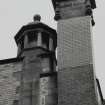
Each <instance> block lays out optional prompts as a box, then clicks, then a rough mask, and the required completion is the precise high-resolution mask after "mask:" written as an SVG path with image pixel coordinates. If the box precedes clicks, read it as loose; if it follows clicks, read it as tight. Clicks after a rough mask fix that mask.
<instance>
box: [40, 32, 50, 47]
mask: <svg viewBox="0 0 105 105" xmlns="http://www.w3.org/2000/svg"><path fill="white" fill-rule="evenodd" d="M42 43H43V45H45V46H46V48H49V35H48V34H47V33H45V32H43V33H42Z"/></svg>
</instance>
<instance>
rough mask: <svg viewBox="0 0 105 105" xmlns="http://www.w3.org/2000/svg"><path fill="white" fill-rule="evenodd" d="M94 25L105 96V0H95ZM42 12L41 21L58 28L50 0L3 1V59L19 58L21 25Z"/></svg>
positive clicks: (0, 8) (0, 32) (98, 71)
mask: <svg viewBox="0 0 105 105" xmlns="http://www.w3.org/2000/svg"><path fill="white" fill-rule="evenodd" d="M96 2H97V9H96V10H94V19H95V22H96V25H95V27H94V28H93V47H94V62H95V71H96V74H97V77H98V78H99V79H100V83H101V88H102V91H103V95H104V98H105V35H104V33H105V0H96ZM37 13H38V14H41V16H42V21H43V22H45V23H46V24H48V25H49V26H51V27H53V28H55V29H56V22H55V21H54V20H53V17H54V11H53V7H52V4H51V0H0V49H1V50H0V59H7V58H11V57H16V53H17V46H16V44H15V41H14V36H15V34H16V33H17V32H18V30H19V29H20V28H21V26H22V25H24V24H27V23H28V22H31V21H32V19H33V15H35V14H37Z"/></svg>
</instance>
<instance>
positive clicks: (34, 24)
mask: <svg viewBox="0 0 105 105" xmlns="http://www.w3.org/2000/svg"><path fill="white" fill-rule="evenodd" d="M38 28H39V29H44V30H46V31H48V32H50V33H52V37H53V38H56V37H57V36H56V35H57V33H56V30H54V29H52V28H50V27H49V26H48V25H46V24H44V23H42V22H32V23H31V24H28V25H24V26H23V27H22V28H21V29H20V30H19V32H18V33H17V34H16V35H15V37H14V38H15V41H16V43H18V39H19V38H20V37H21V36H22V34H23V33H24V32H25V31H27V30H32V29H38Z"/></svg>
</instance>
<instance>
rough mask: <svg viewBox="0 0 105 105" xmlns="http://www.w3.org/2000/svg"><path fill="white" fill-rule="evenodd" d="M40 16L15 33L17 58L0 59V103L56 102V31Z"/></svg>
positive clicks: (18, 104) (54, 103) (29, 103)
mask: <svg viewBox="0 0 105 105" xmlns="http://www.w3.org/2000/svg"><path fill="white" fill-rule="evenodd" d="M40 19H41V17H40V16H39V15H36V16H35V17H34V22H32V23H29V24H27V25H25V26H23V27H22V28H21V29H20V30H19V32H18V33H17V34H16V36H15V41H16V43H17V46H18V52H17V57H16V58H11V59H6V60H1V61H0V105H35V104H36V105H41V104H43V105H44V104H47V105H51V104H53V105H56V104H57V72H56V64H57V62H56V57H55V49H56V46H57V33H56V31H55V30H54V29H52V28H50V27H49V26H47V25H45V24H44V23H42V22H40Z"/></svg>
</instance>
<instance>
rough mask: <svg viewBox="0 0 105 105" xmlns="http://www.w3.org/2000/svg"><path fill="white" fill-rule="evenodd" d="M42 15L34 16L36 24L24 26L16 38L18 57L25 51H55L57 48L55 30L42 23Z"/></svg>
mask: <svg viewBox="0 0 105 105" xmlns="http://www.w3.org/2000/svg"><path fill="white" fill-rule="evenodd" d="M40 20H41V17H40V15H35V16H34V22H31V23H29V24H27V25H25V26H23V27H22V28H21V29H20V30H19V32H18V33H17V34H16V36H15V41H16V43H17V46H18V55H20V53H21V52H22V51H23V50H24V49H30V48H43V49H45V50H49V51H55V49H56V46H57V33H56V31H55V30H54V29H52V28H51V27H49V26H47V25H46V24H44V23H42V22H40Z"/></svg>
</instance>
